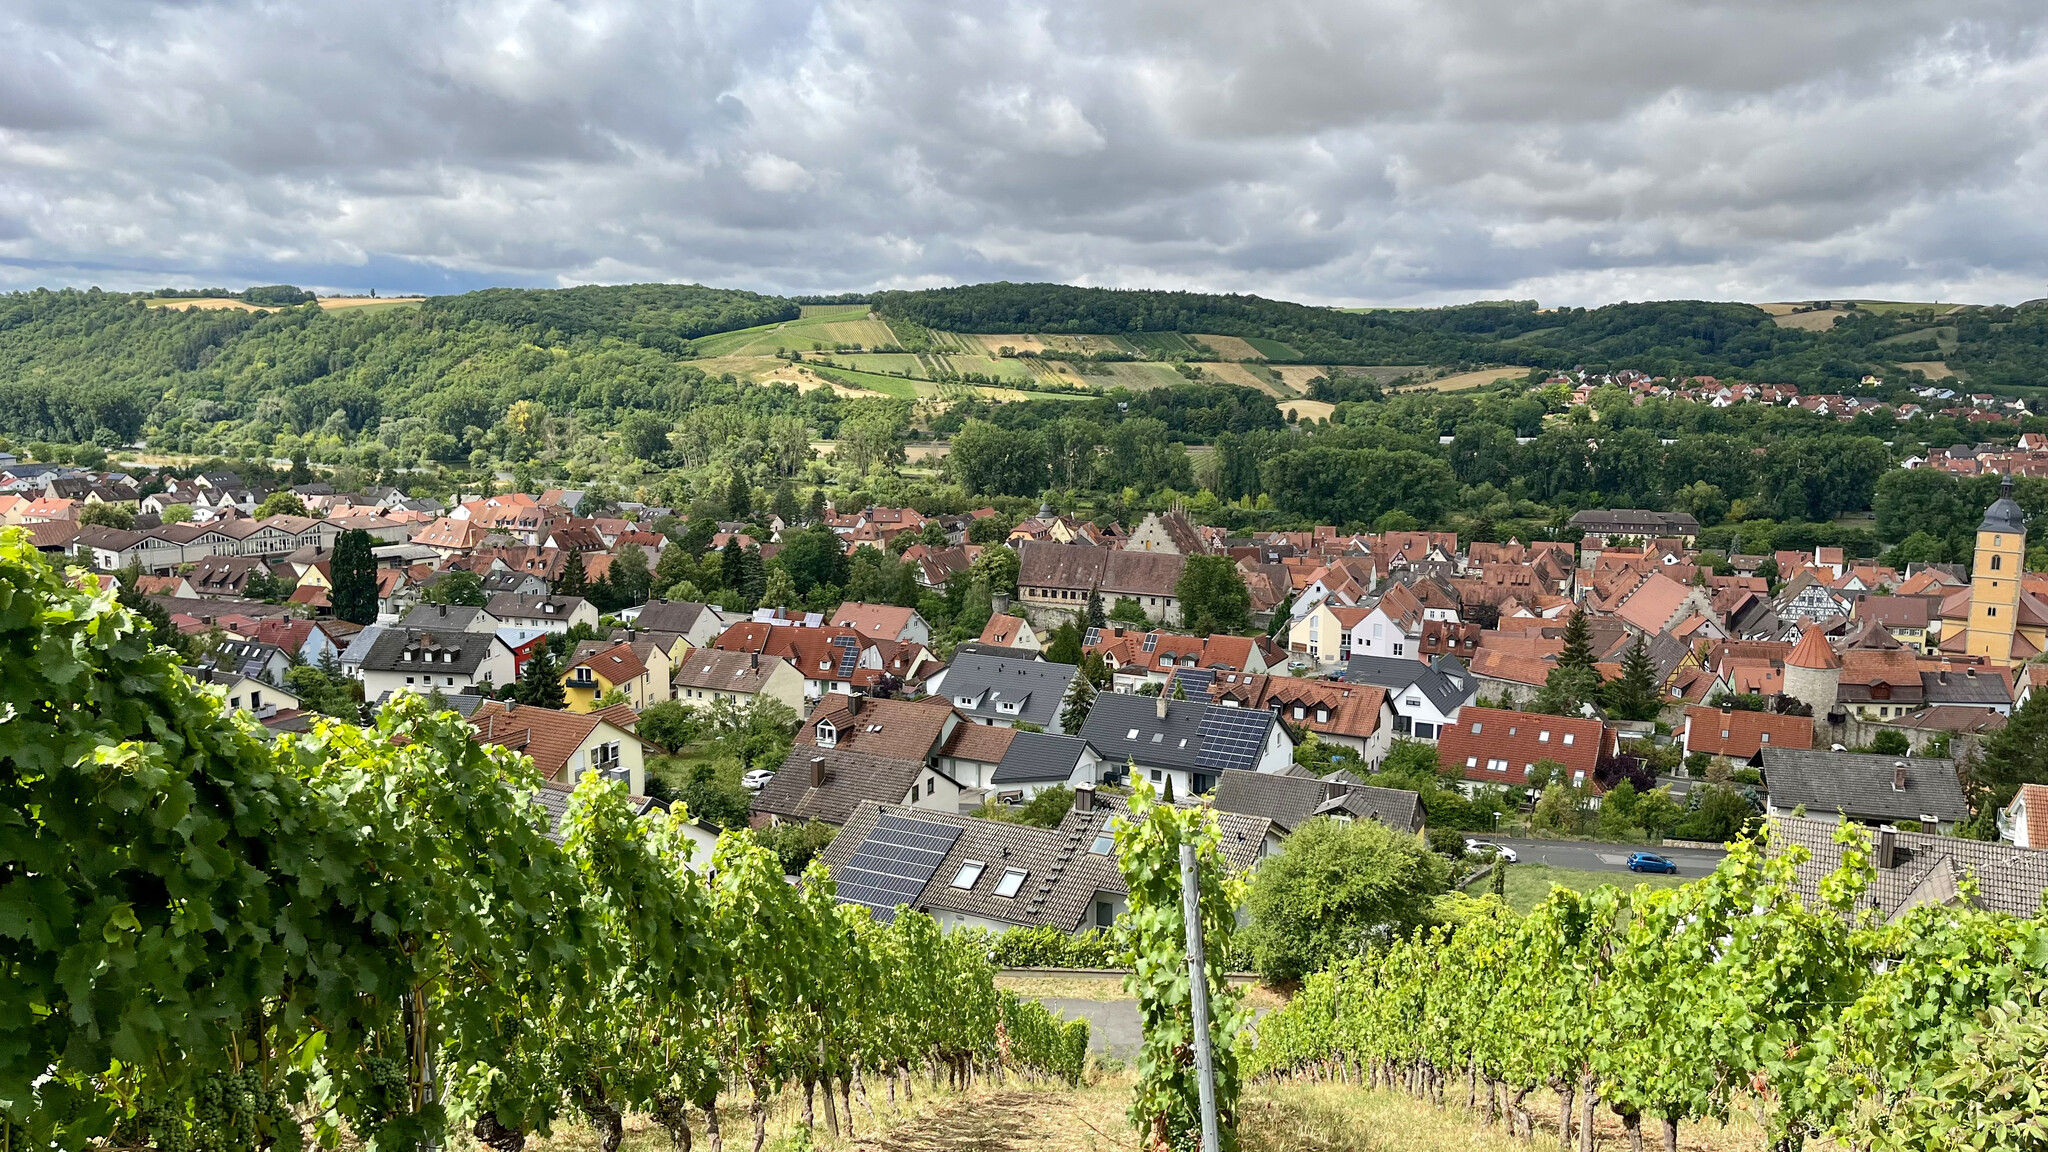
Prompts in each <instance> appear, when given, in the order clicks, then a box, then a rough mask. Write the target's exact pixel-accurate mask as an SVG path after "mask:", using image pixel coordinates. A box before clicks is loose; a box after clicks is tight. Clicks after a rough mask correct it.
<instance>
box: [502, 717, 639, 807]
mask: <svg viewBox="0 0 2048 1152" xmlns="http://www.w3.org/2000/svg"><path fill="white" fill-rule="evenodd" d="M469 726H470V727H471V728H472V729H474V730H475V731H476V739H477V743H479V744H490V745H495V746H497V747H500V748H509V749H511V750H512V751H514V752H518V753H520V754H521V755H524V756H527V757H530V758H531V759H532V760H533V766H534V769H535V770H536V771H538V772H539V773H540V776H541V778H542V779H543V780H549V781H554V782H557V783H560V784H566V785H569V786H571V787H573V786H574V785H575V783H576V781H578V780H581V779H582V778H583V777H584V776H585V775H588V774H590V773H596V774H597V775H599V776H601V777H603V778H604V779H607V780H620V781H624V782H625V785H626V790H627V791H628V792H629V793H631V794H632V795H635V796H642V795H645V794H646V792H647V749H648V747H649V746H648V744H647V743H646V741H644V740H642V739H640V737H638V736H636V735H634V734H633V733H632V732H630V731H628V730H627V729H625V728H622V727H620V726H619V725H618V724H616V723H614V722H613V721H612V720H610V719H608V718H606V717H605V716H603V715H600V714H598V713H594V712H583V713H578V712H562V711H558V710H556V709H553V708H537V707H534V706H533V705H531V704H514V703H513V702H511V701H509V700H489V701H485V702H483V703H481V704H479V705H478V706H477V707H476V710H475V711H473V712H471V713H470V714H469Z"/></svg>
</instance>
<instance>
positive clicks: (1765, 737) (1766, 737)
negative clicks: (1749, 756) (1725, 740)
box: [1722, 732, 1771, 744]
mask: <svg viewBox="0 0 2048 1152" xmlns="http://www.w3.org/2000/svg"><path fill="white" fill-rule="evenodd" d="M1722 735H1723V736H1726V735H1727V733H1726V732H1723V733H1722ZM1757 742H1758V743H1762V744H1769V743H1770V742H1771V734H1770V733H1769V732H1765V733H1762V734H1760V735H1759V736H1758V737H1757Z"/></svg>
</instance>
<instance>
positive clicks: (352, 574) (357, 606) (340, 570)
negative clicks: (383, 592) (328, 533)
mask: <svg viewBox="0 0 2048 1152" xmlns="http://www.w3.org/2000/svg"><path fill="white" fill-rule="evenodd" d="M375 546H376V545H375V542H374V541H373V540H372V539H371V538H370V534H369V533H368V532H365V531H363V530H362V529H361V528H350V529H347V530H346V531H344V532H342V534H341V535H340V536H338V537H336V538H335V541H334V559H333V561H332V562H331V563H330V564H329V567H328V571H329V575H330V579H331V580H332V582H333V587H332V589H331V590H330V591H329V592H328V602H329V603H330V604H332V605H333V607H334V615H335V618H336V619H339V620H346V621H348V622H349V623H351V624H375V623H376V622H377V558H376V557H375V556H374V555H372V554H371V549H372V548H374V547H375Z"/></svg>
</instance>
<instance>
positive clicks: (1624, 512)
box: [1571, 508, 1700, 548]
mask: <svg viewBox="0 0 2048 1152" xmlns="http://www.w3.org/2000/svg"><path fill="white" fill-rule="evenodd" d="M1571 526H1572V527H1574V528H1577V529H1578V530H1579V531H1581V532H1583V533H1585V539H1586V540H1590V541H1592V542H1594V543H1596V544H1598V545H1599V546H1600V547H1602V548H1605V547H1607V546H1608V545H1610V544H1612V543H1614V542H1615V541H1616V540H1622V539H1630V540H1640V539H1654V538H1656V537H1661V536H1673V537H1677V538H1678V539H1680V540H1683V541H1684V542H1685V546H1686V547H1688V548H1690V547H1692V546H1693V543H1694V541H1695V540H1697V539H1698V537H1699V534H1700V525H1699V521H1697V520H1695V519H1693V518H1692V517H1691V516H1689V515H1687V514H1686V513H1684V512H1650V511H1646V510H1644V509H1641V508H1589V509H1586V510H1585V511H1583V512H1577V513H1574V514H1573V515H1572V518H1571ZM1582 543H1583V542H1582Z"/></svg>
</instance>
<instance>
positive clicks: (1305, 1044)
mask: <svg viewBox="0 0 2048 1152" xmlns="http://www.w3.org/2000/svg"><path fill="white" fill-rule="evenodd" d="M1766 834H1767V833H1766ZM1836 838H1837V840H1838V842H1839V843H1841V845H1842V847H1843V853H1842V863H1841V865H1840V866H1839V867H1838V868H1837V869H1836V870H1835V871H1834V872H1833V873H1831V874H1830V875H1828V876H1826V877H1824V878H1823V879H1822V880H1821V882H1820V884H1819V886H1818V891H1817V897H1816V898H1815V899H1812V900H1808V899H1804V898H1802V896H1801V894H1800V889H1799V886H1798V884H1797V883H1796V868H1797V865H1798V864H1800V863H1801V862H1802V861H1803V851H1804V850H1803V849H1799V848H1797V847H1794V848H1793V849H1792V850H1790V851H1788V852H1785V853H1781V854H1778V855H1776V856H1772V855H1770V854H1768V853H1766V852H1765V850H1764V849H1765V843H1764V842H1763V841H1762V840H1760V839H1748V840H1744V841H1740V842H1738V843H1736V844H1735V845H1733V846H1732V848H1731V850H1730V852H1729V854H1728V856H1727V858H1726V860H1725V861H1724V862H1723V864H1722V865H1721V867H1720V868H1719V869H1718V870H1716V871H1715V872H1714V873H1713V874H1712V875H1710V876H1708V877H1705V878H1703V879H1701V880H1698V881H1695V882H1693V883H1690V884H1686V885H1683V886H1681V887H1679V888H1676V889H1668V890H1662V891H1654V890H1651V889H1649V888H1647V887H1638V888H1636V889H1635V890H1633V891H1632V892H1622V891H1619V890H1617V889H1613V888H1606V889H1601V890H1597V891H1595V892H1593V893H1588V894H1581V893H1576V892H1571V891H1568V890H1565V889H1562V888H1560V889H1555V890H1553V891H1552V893H1551V895H1550V897H1549V898H1548V899H1547V900H1546V901H1544V902H1543V903H1542V904H1540V905H1538V906H1537V907H1536V908H1535V909H1534V910H1532V911H1531V912H1530V913H1529V914H1528V915H1527V916H1520V917H1518V916H1515V915H1514V914H1513V913H1511V912H1509V911H1508V910H1507V908H1506V907H1505V906H1504V905H1502V904H1501V903H1500V902H1499V901H1498V900H1495V899H1491V898H1486V899H1478V900H1472V901H1466V902H1461V903H1460V905H1459V906H1458V916H1457V917H1456V922H1455V923H1453V924H1451V925H1448V926H1444V927H1440V928H1437V929H1433V930H1431V931H1429V932H1427V933H1423V934H1420V935H1418V936H1416V937H1414V938H1411V939H1406V940H1397V941H1394V942H1391V943H1389V944H1388V945H1386V946H1384V947H1382V948H1379V949H1377V950H1375V951H1374V952H1372V953H1370V954H1368V955H1365V956H1361V957H1356V958H1352V959H1348V960H1346V961H1344V962H1342V963H1340V964H1337V965H1334V966H1332V967H1331V968H1329V969H1327V970H1325V971H1323V972H1320V973H1317V974H1316V975H1314V976H1312V977H1311V978H1310V979H1309V980H1308V981H1307V982H1306V983H1305V984H1304V986H1303V988H1302V990H1301V992H1300V993H1299V994H1298V995H1297V996H1296V997H1295V998H1294V1000H1293V1001H1292V1002H1291V1003H1289V1004H1288V1006H1287V1007H1286V1008H1284V1009H1282V1010H1280V1011H1277V1012H1274V1013H1272V1014H1271V1015H1269V1016H1267V1017H1266V1018H1265V1019H1264V1020H1262V1021H1261V1022H1260V1024H1259V1026H1258V1029H1257V1037H1256V1043H1255V1045H1254V1047H1253V1048H1252V1050H1251V1052H1250V1053H1249V1054H1248V1056H1247V1058H1246V1075H1248V1076H1251V1077H1254V1078H1266V1079H1273V1078H1286V1077H1307V1078H1314V1079H1345V1080H1351V1079H1356V1080H1361V1081H1365V1082H1368V1083H1372V1084H1375V1085H1382V1086H1386V1087H1390V1088H1392V1087H1398V1088H1403V1089H1406V1090H1408V1091H1412V1092H1415V1093H1417V1094H1420V1095H1424V1096H1427V1097H1428V1098H1430V1099H1432V1100H1434V1101H1435V1102H1437V1103H1439V1104H1442V1103H1444V1101H1445V1088H1446V1086H1447V1084H1448V1083H1449V1082H1450V1081H1451V1080H1452V1078H1453V1077H1455V1076H1458V1075H1460V1074H1462V1076H1463V1078H1464V1079H1465V1081H1466V1084H1465V1091H1464V1093H1463V1095H1464V1103H1465V1104H1466V1106H1468V1107H1470V1108H1472V1109H1473V1110H1474V1111H1475V1112H1476V1113H1477V1115H1478V1116H1479V1118H1480V1120H1481V1122H1482V1123H1495V1122H1498V1121H1499V1120H1500V1119H1502V1118H1503V1117H1504V1118H1505V1119H1506V1120H1507V1121H1508V1123H1509V1124H1510V1125H1511V1126H1512V1127H1513V1128H1514V1129H1515V1130H1516V1131H1517V1132H1518V1133H1519V1134H1520V1135H1522V1136H1523V1137H1524V1138H1525V1139H1528V1138H1531V1137H1533V1135H1534V1131H1533V1123H1532V1119H1533V1118H1532V1117H1531V1116H1530V1115H1529V1114H1528V1112H1527V1110H1526V1108H1525V1107H1524V1105H1525V1102H1526V1099H1527V1097H1528V1095H1529V1094H1530V1093H1531V1092H1532V1091H1534V1090H1535V1089H1537V1088H1539V1087H1544V1086H1548V1087H1550V1088H1553V1089H1555V1090H1556V1091H1557V1093H1558V1097H1559V1101H1560V1115H1559V1131H1560V1133H1561V1134H1562V1135H1563V1137H1564V1138H1565V1139H1566V1140H1567V1142H1569V1136H1570V1133H1572V1131H1573V1130H1574V1128H1576V1129H1577V1132H1578V1135H1579V1139H1580V1147H1581V1149H1590V1147H1591V1143H1592V1142H1591V1137H1590V1132H1591V1124H1592V1120H1593V1117H1594V1110H1595V1107H1596V1106H1599V1105H1604V1106H1606V1107H1607V1108H1608V1109H1609V1110H1611V1111H1612V1112H1613V1113H1614V1114H1616V1115H1617V1116H1619V1117H1620V1119H1621V1121H1622V1124H1623V1126H1624V1128H1625V1129H1626V1130H1627V1131H1628V1132H1629V1134H1630V1137H1631V1144H1632V1145H1633V1146H1636V1147H1640V1146H1641V1144H1642V1143H1643V1138H1644V1137H1643V1133H1644V1128H1645V1126H1646V1125H1649V1126H1654V1128H1655V1129H1656V1130H1657V1135H1658V1143H1660V1144H1661V1145H1662V1146H1663V1147H1664V1148H1665V1149H1667V1150H1670V1149H1675V1148H1676V1147H1677V1139H1678V1125H1679V1124H1680V1123H1681V1122H1683V1121H1687V1120H1691V1119H1695V1118H1699V1117H1716V1118H1725V1117H1727V1116H1728V1115H1729V1113H1730V1112H1731V1110H1732V1109H1734V1108H1736V1107H1744V1106H1746V1107H1754V1108H1755V1109H1756V1110H1757V1113H1758V1118H1759V1120H1760V1121H1761V1122H1762V1124H1763V1125H1764V1127H1765V1128H1766V1130H1767V1131H1768V1132H1769V1134H1770V1136H1771V1138H1772V1141H1773V1143H1774V1144H1782V1145H1785V1146H1792V1145H1796V1144H1797V1143H1798V1142H1800V1141H1801V1140H1804V1139H1806V1138H1808V1137H1815V1136H1818V1137H1824V1138H1828V1139H1832V1140H1834V1141H1837V1142H1839V1143H1841V1144H1843V1145H1845V1146H1852V1147H1864V1148H1872V1147H1874V1148H1880V1149H1887V1150H1893V1149H1896V1150H1900V1152H1903V1150H1905V1149H1926V1148H1958V1149H1960V1148H1963V1147H1976V1148H2013V1149H2019V1148H2036V1149H2038V1148H2040V1147H2041V1146H2042V1136H2043V1131H2044V1129H2043V1124H2042V1122H2041V1121H2040V1120H2039V1119H2037V1118H2036V1117H2037V1116H2038V1114H2039V1107H2038V1104H2039V1102H2040V1101H2042V1100H2043V1099H2048V1071H2044V1066H2043V1064H2042V1063H2041V1061H2040V1059H2039V1056H2040V1054H2041V1053H2042V1052H2044V1051H2048V1042H2044V1041H2043V1039H2042V1037H2044V1036H2048V1013H2044V1012H2043V1010H2042V1008H2041V1007H2040V1005H2041V1004H2042V1002H2043V995H2044V990H2048V918H2044V916H2043V915H2037V916H2036V917H2035V918H2034V919H2028V920H2022V919H2017V918H2014V917H2010V916H2004V915H2000V914H1997V913H1992V912H1985V911H1981V910H1978V909H1975V908H1973V907H1970V906H1969V905H1968V904H1967V903H1966V902H1965V903H1962V904H1959V905H1953V906H1951V905H1927V906H1922V907H1918V908H1914V909H1912V910H1911V911H1909V912H1908V913H1906V914H1904V915H1903V916H1901V917H1899V918H1898V919H1897V920H1896V921H1895V922H1892V923H1883V922H1880V921H1878V920H1877V919H1876V918H1874V917H1873V916H1872V915H1870V914H1869V913H1868V912H1861V913H1859V912H1858V911H1857V906H1858V898H1859V897H1860V895H1861V894H1862V893H1863V891H1865V890H1866V889H1867V887H1868V886H1869V884H1870V882H1871V879H1872V876H1873V873H1874V870H1873V866H1872V860H1871V855H1870V853H1869V851H1868V833H1867V832H1866V831H1865V830H1863V829H1861V828H1857V827H1855V826H1853V825H1847V824H1845V825H1844V826H1843V827H1842V828H1841V829H1840V830H1839V831H1838V833H1837V837H1836ZM1968 887H1969V886H1968V885H1967V883H1966V884H1965V885H1964V889H1965V892H1964V895H1965V896H1966V897H1967V895H1968V894H1969V892H1968Z"/></svg>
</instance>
